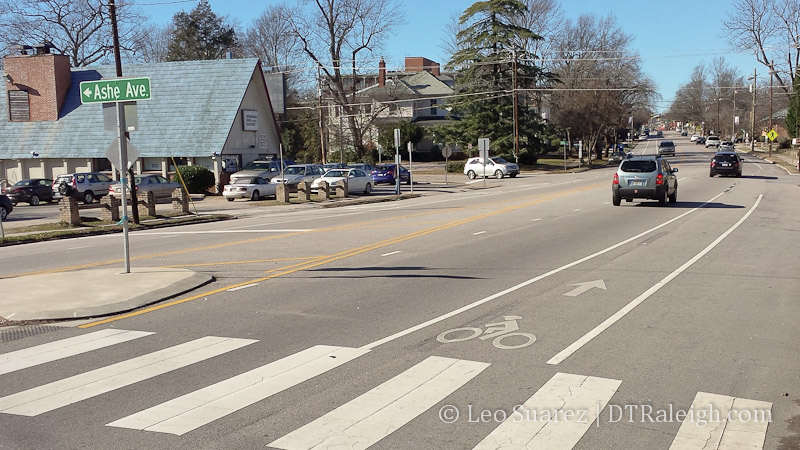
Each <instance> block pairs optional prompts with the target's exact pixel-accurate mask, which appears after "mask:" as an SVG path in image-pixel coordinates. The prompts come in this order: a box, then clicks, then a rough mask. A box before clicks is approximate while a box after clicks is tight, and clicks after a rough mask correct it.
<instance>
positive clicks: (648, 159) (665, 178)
mask: <svg viewBox="0 0 800 450" xmlns="http://www.w3.org/2000/svg"><path fill="white" fill-rule="evenodd" d="M676 172H678V169H673V168H671V167H670V165H669V163H668V162H667V160H666V159H664V158H661V157H660V156H632V157H630V158H627V159H625V160H624V161H622V163H621V164H620V165H619V168H617V171H616V172H615V173H614V178H613V181H612V184H611V199H612V201H613V203H614V206H619V205H620V203H621V201H622V199H623V198H624V199H625V201H626V202H630V201H633V199H634V198H645V199H652V200H658V203H659V204H661V205H665V204H666V203H667V201H668V200H669V202H670V203H675V202H677V201H678V177H677V176H675V173H676Z"/></svg>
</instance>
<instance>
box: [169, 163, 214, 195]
mask: <svg viewBox="0 0 800 450" xmlns="http://www.w3.org/2000/svg"><path fill="white" fill-rule="evenodd" d="M178 172H180V174H181V178H183V181H184V183H186V189H188V190H189V192H190V193H192V194H205V193H206V192H208V190H209V189H210V188H211V187H212V186H214V182H215V179H214V172H212V171H210V170H208V169H206V168H205V167H203V166H180V167H178Z"/></svg>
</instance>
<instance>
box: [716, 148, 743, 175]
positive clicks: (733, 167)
mask: <svg viewBox="0 0 800 450" xmlns="http://www.w3.org/2000/svg"><path fill="white" fill-rule="evenodd" d="M742 161H743V160H742V158H740V157H739V155H737V154H736V153H735V152H717V153H716V154H715V155H714V157H713V158H711V167H710V168H709V171H708V176H710V177H713V176H714V175H722V174H725V175H733V176H736V177H741V176H742Z"/></svg>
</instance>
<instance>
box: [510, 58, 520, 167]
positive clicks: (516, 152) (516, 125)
mask: <svg viewBox="0 0 800 450" xmlns="http://www.w3.org/2000/svg"><path fill="white" fill-rule="evenodd" d="M511 51H512V54H513V57H514V67H513V69H514V71H513V73H512V78H513V79H514V81H513V83H514V89H513V91H512V92H513V96H514V162H515V163H517V164H519V114H518V112H517V104H518V101H517V49H516V48H514V49H512V50H511Z"/></svg>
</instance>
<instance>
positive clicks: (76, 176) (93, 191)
mask: <svg viewBox="0 0 800 450" xmlns="http://www.w3.org/2000/svg"><path fill="white" fill-rule="evenodd" d="M113 183H114V180H112V179H111V178H109V177H108V176H106V175H105V174H102V173H100V172H86V173H68V174H64V175H59V176H58V177H56V179H55V181H53V197H54V198H56V199H61V198H63V197H74V198H77V199H79V200H83V202H84V203H86V204H89V203H92V202H93V201H94V199H96V198H100V197H102V196H104V195H106V194H108V187H109V186H111V185H112V184H113Z"/></svg>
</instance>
